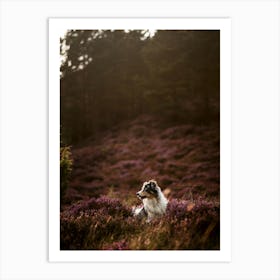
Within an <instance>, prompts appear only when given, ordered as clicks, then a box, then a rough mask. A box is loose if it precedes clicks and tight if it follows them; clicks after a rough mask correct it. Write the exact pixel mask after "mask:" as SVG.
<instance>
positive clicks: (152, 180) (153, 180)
mask: <svg viewBox="0 0 280 280" xmlns="http://www.w3.org/2000/svg"><path fill="white" fill-rule="evenodd" d="M150 182H153V183H155V184H156V185H157V186H158V183H157V181H156V180H155V179H151V180H150Z"/></svg>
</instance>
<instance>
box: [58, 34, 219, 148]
mask: <svg viewBox="0 0 280 280" xmlns="http://www.w3.org/2000/svg"><path fill="white" fill-rule="evenodd" d="M219 38H220V33H219V31H212V30H211V31H199V30H195V31H191V30H160V31H157V32H156V33H155V34H154V36H150V35H149V33H148V31H141V30H131V31H129V32H125V31H124V30H115V31H113V30H70V31H68V32H67V34H66V36H65V38H63V39H61V55H64V58H65V59H64V61H63V62H62V65H61V129H62V132H61V133H62V140H63V142H65V143H67V144H73V143H77V142H79V141H81V140H83V139H85V138H86V137H88V136H93V135H95V136H97V137H98V134H99V133H100V132H101V131H104V130H107V129H110V128H112V127H113V126H115V125H117V124H119V123H121V122H122V121H124V120H130V119H133V118H136V117H137V116H140V115H143V114H148V115H154V116H160V117H162V118H164V119H165V121H168V122H173V123H177V122H180V123H207V122H209V121H211V120H217V119H218V118H219V97H220V95H219V93H220V91H219V86H220V60H219V56H220V48H219V46H220V41H219ZM63 46H64V48H63Z"/></svg>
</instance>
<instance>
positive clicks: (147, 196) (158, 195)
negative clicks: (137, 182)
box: [133, 180, 168, 222]
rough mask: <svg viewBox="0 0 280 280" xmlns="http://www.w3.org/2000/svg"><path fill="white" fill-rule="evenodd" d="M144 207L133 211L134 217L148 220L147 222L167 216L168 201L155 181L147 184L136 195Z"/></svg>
mask: <svg viewBox="0 0 280 280" xmlns="http://www.w3.org/2000/svg"><path fill="white" fill-rule="evenodd" d="M136 195H137V197H138V198H139V199H140V200H141V201H142V202H143V206H141V207H137V208H135V209H133V213H134V216H136V217H138V218H144V217H146V218H147V222H150V221H151V220H153V219H155V218H157V217H160V216H162V215H164V214H165V212H166V208H167V204H168V200H167V199H166V197H165V196H164V194H163V193H162V191H161V189H160V187H159V186H158V184H157V182H156V181H155V180H150V181H148V182H145V183H144V184H143V186H142V189H141V190H140V191H139V192H137V193H136Z"/></svg>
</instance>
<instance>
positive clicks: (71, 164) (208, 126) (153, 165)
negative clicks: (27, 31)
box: [60, 30, 220, 250]
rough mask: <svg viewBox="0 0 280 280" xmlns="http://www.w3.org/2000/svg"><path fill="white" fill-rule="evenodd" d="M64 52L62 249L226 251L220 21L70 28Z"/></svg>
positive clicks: (61, 122) (61, 170)
mask: <svg viewBox="0 0 280 280" xmlns="http://www.w3.org/2000/svg"><path fill="white" fill-rule="evenodd" d="M60 55H61V68H60V109H61V110H60V112H61V115H60V143H61V148H60V201H61V207H60V208H61V209H60V210H61V211H60V248H61V250H163V249H164V250H219V248H220V32H219V30H154V31H150V30H68V31H67V32H66V33H65V35H64V36H63V37H61V40H60ZM150 179H155V180H156V181H157V182H158V184H159V186H160V187H161V189H162V191H163V193H164V195H165V196H166V197H167V198H168V200H169V203H168V207H167V212H166V215H165V216H164V217H162V218H161V219H159V220H155V221H152V222H151V223H147V222H146V221H139V220H137V219H135V217H133V215H132V211H131V209H132V207H134V206H136V205H141V201H139V199H137V197H136V195H135V193H136V192H137V191H139V190H140V188H141V186H142V184H143V182H145V181H148V180H150Z"/></svg>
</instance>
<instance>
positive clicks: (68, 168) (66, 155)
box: [60, 146, 73, 197]
mask: <svg viewBox="0 0 280 280" xmlns="http://www.w3.org/2000/svg"><path fill="white" fill-rule="evenodd" d="M72 165H73V159H72V155H71V148H70V147H69V146H66V147H61V148H60V196H61V197H63V196H64V195H65V192H66V189H67V187H68V183H69V178H70V174H71V172H72Z"/></svg>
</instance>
